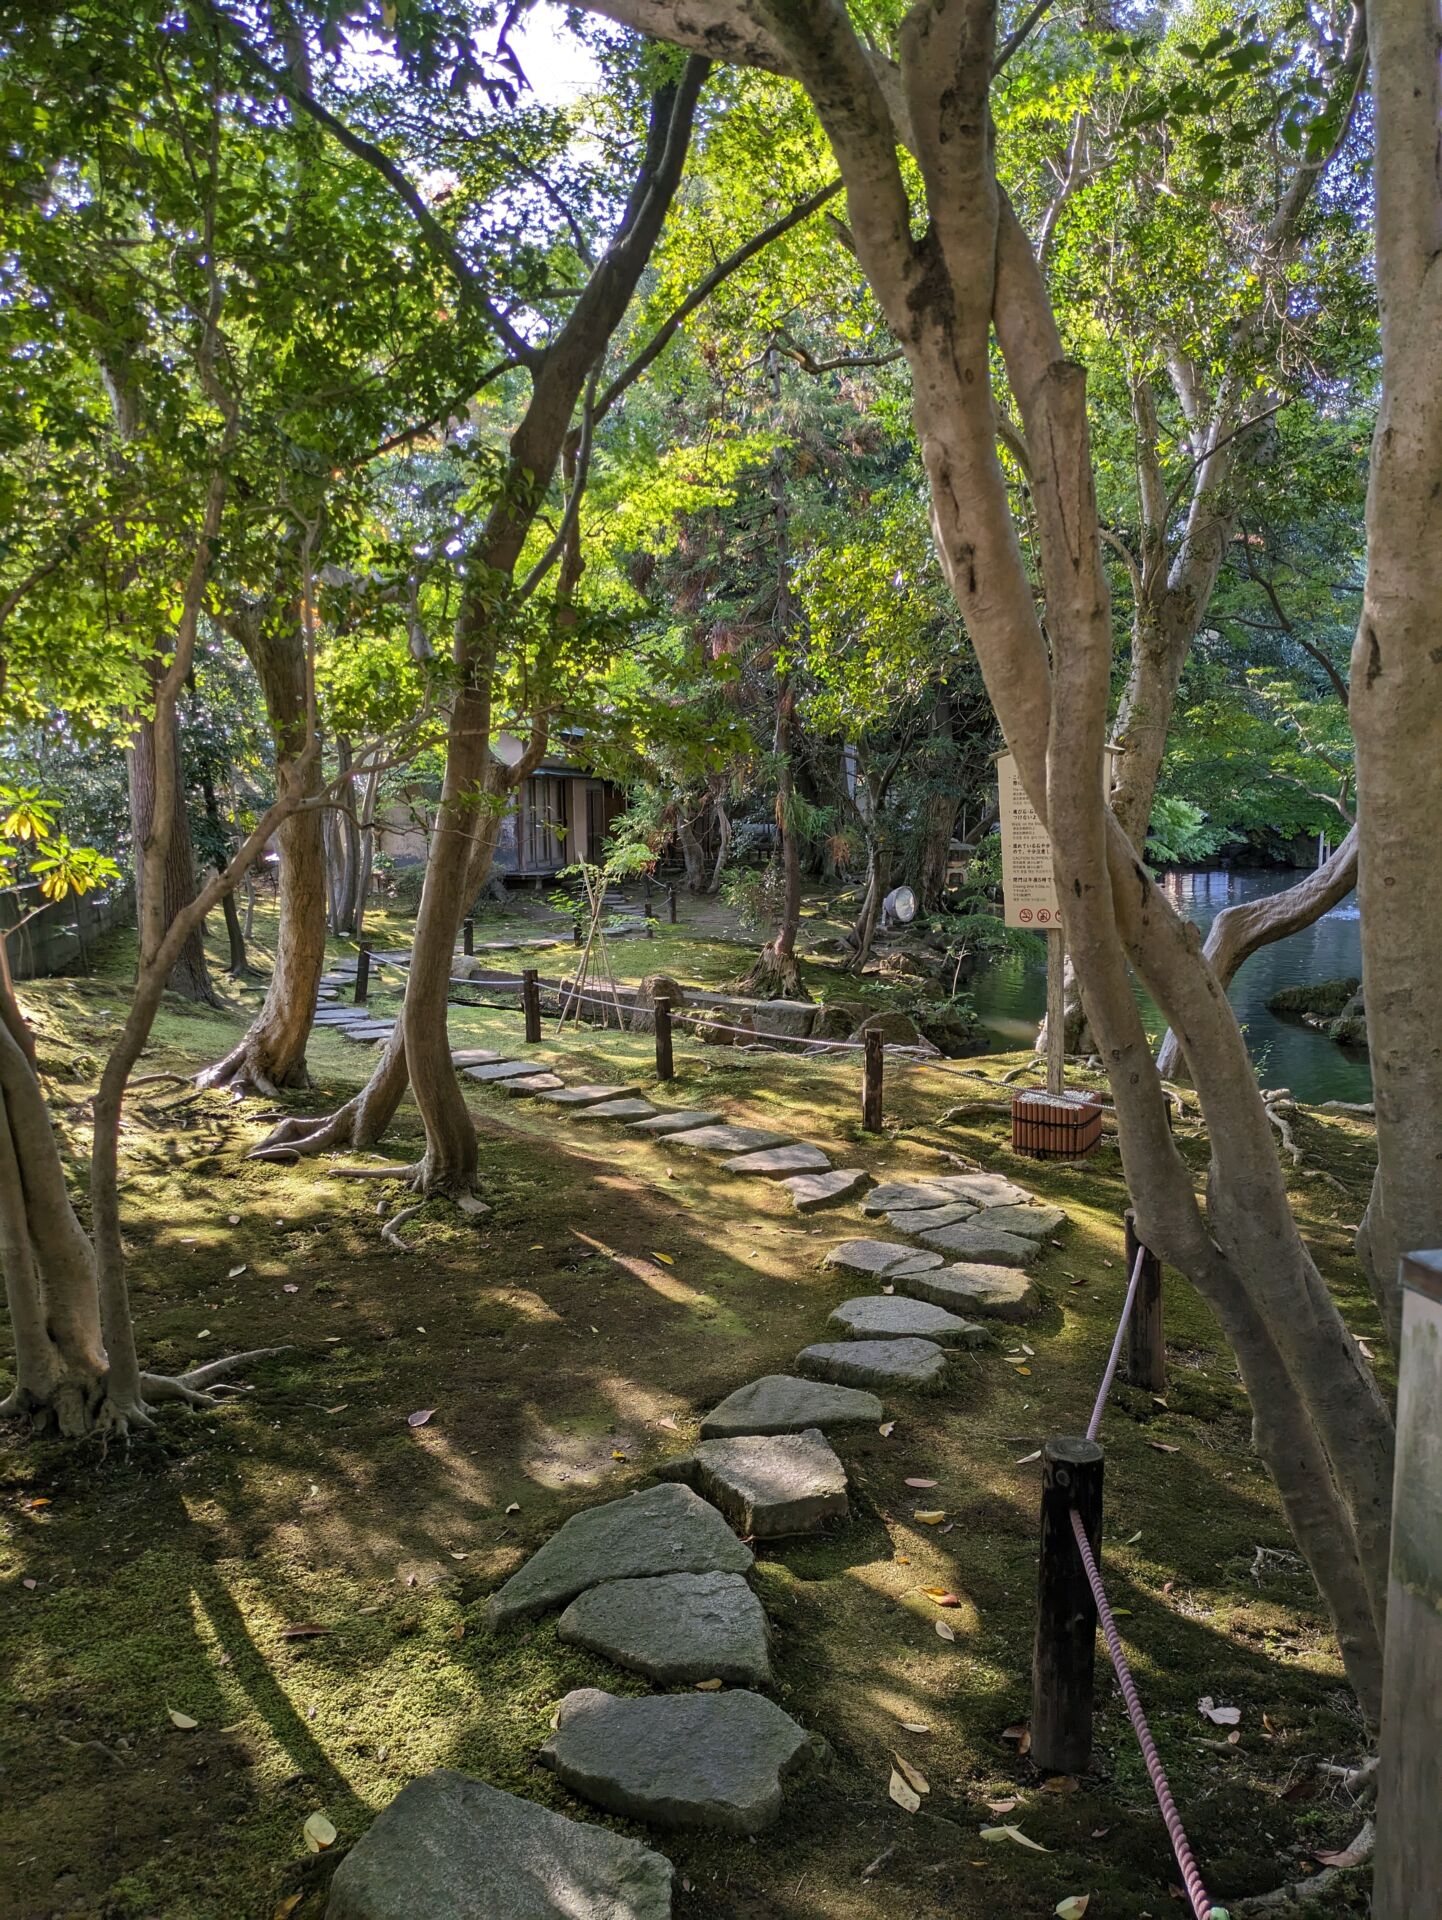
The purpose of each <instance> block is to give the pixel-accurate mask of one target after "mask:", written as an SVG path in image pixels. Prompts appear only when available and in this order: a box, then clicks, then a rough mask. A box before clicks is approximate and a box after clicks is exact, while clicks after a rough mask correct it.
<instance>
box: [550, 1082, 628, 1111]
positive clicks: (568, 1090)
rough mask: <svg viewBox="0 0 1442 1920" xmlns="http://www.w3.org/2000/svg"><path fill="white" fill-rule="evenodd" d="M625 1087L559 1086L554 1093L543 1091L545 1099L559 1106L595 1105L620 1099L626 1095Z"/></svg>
mask: <svg viewBox="0 0 1442 1920" xmlns="http://www.w3.org/2000/svg"><path fill="white" fill-rule="evenodd" d="M625 1093H626V1089H625V1088H624V1087H597V1086H586V1087H558V1088H557V1089H556V1091H555V1092H554V1093H543V1094H542V1095H541V1098H542V1099H543V1100H554V1101H555V1103H556V1105H557V1106H558V1107H595V1106H599V1105H600V1103H601V1101H603V1100H620V1099H623V1098H624V1097H625Z"/></svg>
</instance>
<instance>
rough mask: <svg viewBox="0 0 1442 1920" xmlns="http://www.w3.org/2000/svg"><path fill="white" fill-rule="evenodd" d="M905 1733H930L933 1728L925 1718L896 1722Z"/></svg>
mask: <svg viewBox="0 0 1442 1920" xmlns="http://www.w3.org/2000/svg"><path fill="white" fill-rule="evenodd" d="M896 1724H897V1725H898V1726H899V1727H900V1728H901V1731H902V1732H903V1733H930V1732H931V1728H930V1727H929V1726H927V1724H926V1722H925V1721H924V1720H898V1721H897V1723H896Z"/></svg>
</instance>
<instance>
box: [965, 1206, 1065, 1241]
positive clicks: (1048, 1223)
mask: <svg viewBox="0 0 1442 1920" xmlns="http://www.w3.org/2000/svg"><path fill="white" fill-rule="evenodd" d="M981 1224H982V1225H984V1226H985V1227H986V1228H987V1230H988V1231H990V1230H991V1229H993V1228H996V1227H1000V1228H1001V1230H1002V1231H1003V1232H1004V1233H1019V1234H1021V1235H1022V1237H1023V1238H1024V1239H1027V1240H1045V1239H1046V1238H1047V1236H1048V1235H1049V1234H1053V1233H1059V1232H1060V1231H1061V1229H1062V1228H1063V1227H1064V1226H1065V1225H1066V1215H1065V1214H1064V1213H1063V1212H1062V1210H1061V1208H1060V1207H988V1208H987V1211H986V1217H985V1219H984V1220H983V1221H982V1222H981Z"/></svg>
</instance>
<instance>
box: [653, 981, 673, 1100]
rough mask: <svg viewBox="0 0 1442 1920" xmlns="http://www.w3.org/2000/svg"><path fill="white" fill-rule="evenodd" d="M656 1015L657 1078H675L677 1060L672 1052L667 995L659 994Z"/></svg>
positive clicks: (669, 1003)
mask: <svg viewBox="0 0 1442 1920" xmlns="http://www.w3.org/2000/svg"><path fill="white" fill-rule="evenodd" d="M655 1015H656V1078H657V1079H658V1080H674V1079H675V1078H676V1062H675V1059H674V1057H673V1055H672V1052H671V1002H670V1000H669V999H668V998H667V996H666V995H665V994H664V993H663V994H659V995H658V996H657V998H656V1002H655Z"/></svg>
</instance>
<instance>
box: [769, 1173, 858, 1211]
mask: <svg viewBox="0 0 1442 1920" xmlns="http://www.w3.org/2000/svg"><path fill="white" fill-rule="evenodd" d="M870 1178H871V1175H870V1174H869V1173H868V1172H867V1171H866V1169H865V1168H864V1167H837V1168H836V1169H835V1170H834V1171H833V1172H831V1173H798V1174H793V1175H792V1177H791V1178H790V1179H789V1180H783V1181H782V1182H781V1184H782V1186H783V1187H785V1188H786V1190H787V1192H788V1193H789V1194H790V1195H791V1198H792V1201H793V1203H794V1204H795V1207H796V1211H797V1212H798V1213H819V1212H820V1211H821V1209H822V1208H823V1207H834V1206H839V1205H840V1203H841V1202H842V1201H843V1200H848V1199H850V1197H851V1195H852V1194H853V1193H856V1192H858V1191H859V1190H860V1189H861V1188H862V1187H864V1186H865V1185H866V1183H867V1181H868V1180H869V1179H870Z"/></svg>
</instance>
